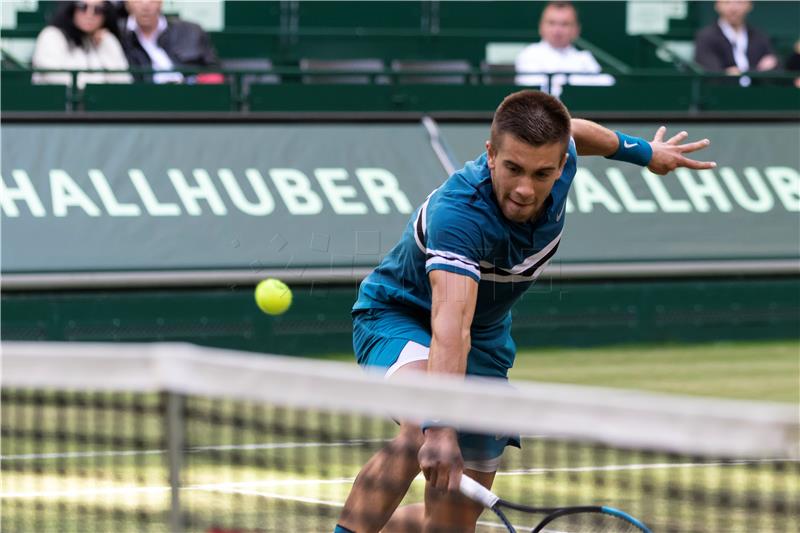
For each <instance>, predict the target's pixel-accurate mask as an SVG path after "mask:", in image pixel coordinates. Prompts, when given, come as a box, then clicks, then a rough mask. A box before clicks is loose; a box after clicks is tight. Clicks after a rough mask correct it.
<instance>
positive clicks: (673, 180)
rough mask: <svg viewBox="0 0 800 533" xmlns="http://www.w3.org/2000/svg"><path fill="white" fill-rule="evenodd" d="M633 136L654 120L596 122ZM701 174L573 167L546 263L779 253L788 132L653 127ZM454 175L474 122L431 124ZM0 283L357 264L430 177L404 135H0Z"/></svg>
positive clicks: (782, 253)
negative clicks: (677, 143) (685, 149)
mask: <svg viewBox="0 0 800 533" xmlns="http://www.w3.org/2000/svg"><path fill="white" fill-rule="evenodd" d="M610 126H611V127H613V128H618V129H621V130H624V131H625V132H627V133H630V134H634V135H640V136H643V137H646V138H650V137H651V136H652V134H653V133H654V131H655V129H656V128H657V126H658V124H652V125H651V124H647V125H643V124H610ZM669 126H670V131H671V132H672V133H676V132H678V131H680V130H681V129H685V130H687V131H688V132H689V133H690V138H691V139H698V138H702V137H708V138H709V139H711V141H712V145H711V147H710V148H709V149H707V150H704V151H701V152H698V153H696V154H695V156H696V157H698V158H703V159H713V160H716V161H717V162H718V164H719V166H718V167H717V168H716V169H714V170H708V171H691V170H685V169H684V170H678V171H676V172H674V173H672V174H670V175H668V176H655V175H653V174H650V173H649V172H647V171H646V170H645V169H642V168H639V167H636V166H633V165H629V164H626V163H621V162H617V161H610V160H607V159H604V158H602V157H581V158H580V160H579V163H578V164H579V170H578V174H577V176H576V179H575V181H574V184H573V187H572V190H571V192H570V201H569V205H568V206H567V210H566V215H565V216H566V217H567V225H566V230H565V235H564V238H563V241H562V245H561V248H560V250H559V253H558V257H557V258H556V260H557V262H561V263H570V262H572V263H583V262H588V263H591V262H623V261H633V262H635V261H671V260H681V261H682V260H728V259H775V258H784V259H785V258H797V257H798V256H799V255H800V253H798V247H799V246H800V161H799V159H798V158H799V157H800V156H798V147H800V128H798V127H797V125H795V124H779V123H772V124H769V123H721V124H669ZM440 129H441V135H442V137H443V141H444V144H445V146H446V147H447V149H448V150H449V153H450V154H451V158H452V159H453V160H455V161H456V166H457V168H459V167H460V166H461V165H462V164H463V162H464V161H467V160H471V159H474V158H475V157H476V156H478V155H480V154H481V153H482V152H483V150H484V142H485V140H486V139H487V138H488V133H489V124H488V123H481V124H474V123H469V124H463V123H460V124H443V125H440ZM2 133H3V134H2V173H1V174H0V178H1V180H0V223H2V228H1V229H2V268H3V272H5V273H37V272H45V273H46V272H92V271H149V270H183V269H193V270H196V269H216V270H220V269H250V270H252V271H258V270H260V269H285V268H293V269H303V268H313V269H324V268H338V269H341V268H345V269H346V268H349V267H370V266H373V265H374V264H376V262H377V261H378V260H379V258H380V257H381V255H382V254H384V253H385V252H386V251H388V250H389V249H390V248H391V247H392V246H393V245H394V243H395V242H396V240H397V238H398V237H399V235H400V233H401V232H402V230H403V228H404V227H405V224H406V222H407V221H408V218H409V216H410V214H411V213H412V212H413V211H414V210H415V209H416V207H417V206H418V205H419V204H420V203H421V202H422V201H423V200H424V199H425V197H426V196H427V195H428V194H429V193H430V191H431V190H433V189H434V188H435V187H437V186H438V185H439V184H440V183H441V182H442V181H443V180H444V179H446V175H445V171H444V170H443V166H442V164H441V163H440V161H439V160H438V159H437V156H436V154H435V152H434V150H433V149H432V147H431V143H430V139H429V137H428V133H427V132H426V130H425V129H424V128H423V127H422V125H420V124H416V123H400V124H397V123H395V124H389V123H385V124H374V123H368V124H355V123H353V124H301V123H287V124H275V123H270V124H216V125H215V124H132V123H131V124H121V123H118V124H7V125H4V126H3V132H2Z"/></svg>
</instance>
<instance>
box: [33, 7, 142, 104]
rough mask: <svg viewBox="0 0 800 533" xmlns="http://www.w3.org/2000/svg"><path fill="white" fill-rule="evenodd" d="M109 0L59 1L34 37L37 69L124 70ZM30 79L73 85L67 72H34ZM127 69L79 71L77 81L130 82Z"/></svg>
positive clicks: (117, 30)
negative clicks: (95, 71) (82, 72)
mask: <svg viewBox="0 0 800 533" xmlns="http://www.w3.org/2000/svg"><path fill="white" fill-rule="evenodd" d="M118 37H119V29H118V26H117V19H116V17H115V15H114V10H113V9H112V6H111V3H110V2H107V1H103V0H84V1H81V2H62V3H61V5H59V6H58V7H57V8H56V11H55V13H54V14H53V18H52V20H51V21H50V25H49V26H47V27H45V28H44V29H43V30H42V31H41V32H40V33H39V36H38V37H37V38H36V46H35V48H34V51H33V59H32V60H31V63H32V65H33V67H34V68H40V69H67V70H127V69H128V60H127V59H126V58H125V53H124V52H123V50H122V46H121V45H120V42H119V39H118ZM32 81H33V83H43V84H46V83H51V84H63V85H72V76H71V75H70V74H69V73H66V72H48V73H35V74H34V75H33V79H32ZM130 82H131V76H130V74H128V73H123V72H117V73H111V72H109V73H105V72H97V73H86V74H79V75H78V79H77V84H78V87H79V88H83V87H84V86H85V85H86V84H87V83H130Z"/></svg>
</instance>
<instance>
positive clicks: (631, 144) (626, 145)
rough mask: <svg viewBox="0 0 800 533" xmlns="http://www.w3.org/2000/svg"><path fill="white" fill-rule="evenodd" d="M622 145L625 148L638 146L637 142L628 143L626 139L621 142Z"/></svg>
mask: <svg viewBox="0 0 800 533" xmlns="http://www.w3.org/2000/svg"><path fill="white" fill-rule="evenodd" d="M622 145H623V146H624V147H625V148H633V147H634V146H639V143H630V144H628V141H624V142H623V143H622Z"/></svg>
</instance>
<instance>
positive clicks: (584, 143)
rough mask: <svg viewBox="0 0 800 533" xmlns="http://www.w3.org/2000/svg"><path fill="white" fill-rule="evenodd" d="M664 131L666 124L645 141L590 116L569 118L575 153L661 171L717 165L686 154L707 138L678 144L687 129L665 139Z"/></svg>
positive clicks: (703, 144) (686, 135) (701, 145)
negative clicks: (593, 119) (605, 125)
mask: <svg viewBox="0 0 800 533" xmlns="http://www.w3.org/2000/svg"><path fill="white" fill-rule="evenodd" d="M666 132H667V128H666V127H664V126H661V127H660V128H658V130H657V131H656V134H655V136H653V140H652V141H650V142H648V141H646V140H645V139H642V138H639V137H632V136H630V135H626V134H624V133H621V132H619V131H611V130H609V129H608V128H605V127H603V126H601V125H600V124H597V123H595V122H592V121H590V120H584V119H577V118H576V119H572V137H573V139H575V148H576V149H577V151H578V155H602V156H604V157H607V158H609V159H615V160H618V161H625V162H628V163H633V164H635V165H640V166H643V167H647V168H648V169H650V171H651V172H653V173H655V174H661V175H664V174H668V173H669V172H672V171H673V170H675V169H676V168H679V167H686V168H691V169H707V168H714V167H715V166H717V164H716V163H715V162H713V161H697V160H695V159H691V158H689V157H686V155H685V154H690V153H692V152H696V151H697V150H701V149H703V148H706V147H707V146H709V145H710V144H711V142H710V141H709V140H708V139H701V140H699V141H695V142H690V143H685V144H681V143H682V142H683V141H684V140H685V139H686V138H687V137H688V135H689V134H688V133H687V132H685V131H682V132H680V133H678V134H677V135H674V136H672V137H670V138H669V139H668V140H666V141H665V140H664V136H665V134H666Z"/></svg>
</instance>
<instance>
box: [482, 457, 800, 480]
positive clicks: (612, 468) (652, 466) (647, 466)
mask: <svg viewBox="0 0 800 533" xmlns="http://www.w3.org/2000/svg"><path fill="white" fill-rule="evenodd" d="M784 461H792V462H795V461H796V460H793V459H753V460H741V461H724V462H723V461H718V462H709V463H644V464H630V465H606V466H576V467H564V468H527V469H522V470H505V471H502V472H498V473H497V475H498V476H522V475H528V474H530V475H539V474H550V473H557V472H622V471H626V470H657V469H672V468H706V467H710V466H742V465H752V464H761V463H777V462H784Z"/></svg>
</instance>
